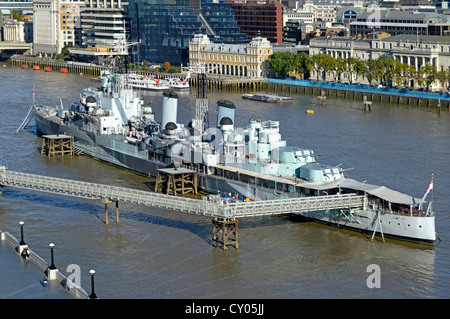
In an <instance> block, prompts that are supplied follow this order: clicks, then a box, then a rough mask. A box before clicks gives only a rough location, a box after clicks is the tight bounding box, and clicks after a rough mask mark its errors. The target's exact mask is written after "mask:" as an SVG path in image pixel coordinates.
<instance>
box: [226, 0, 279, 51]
mask: <svg viewBox="0 0 450 319" xmlns="http://www.w3.org/2000/svg"><path fill="white" fill-rule="evenodd" d="M225 2H229V3H232V5H233V9H234V12H235V19H236V22H237V25H238V27H239V28H240V29H241V32H242V33H246V34H247V37H248V38H249V39H252V38H254V37H257V36H261V37H263V38H266V39H268V40H269V41H270V42H271V43H282V42H283V5H282V4H281V1H279V0H225Z"/></svg>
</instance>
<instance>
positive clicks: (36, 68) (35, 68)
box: [33, 65, 41, 71]
mask: <svg viewBox="0 0 450 319" xmlns="http://www.w3.org/2000/svg"><path fill="white" fill-rule="evenodd" d="M40 69H41V68H40V67H39V65H35V66H33V70H35V71H39V70H40Z"/></svg>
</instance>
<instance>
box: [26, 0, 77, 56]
mask: <svg viewBox="0 0 450 319" xmlns="http://www.w3.org/2000/svg"><path fill="white" fill-rule="evenodd" d="M82 7H84V1H83V0H34V1H33V48H34V52H36V53H46V54H58V53H61V50H62V48H63V47H64V46H66V45H70V46H74V45H78V44H79V40H80V35H79V32H80V31H79V30H80V27H81V25H80V11H81V8H82Z"/></svg>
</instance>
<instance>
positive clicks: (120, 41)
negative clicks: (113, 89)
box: [111, 21, 141, 89]
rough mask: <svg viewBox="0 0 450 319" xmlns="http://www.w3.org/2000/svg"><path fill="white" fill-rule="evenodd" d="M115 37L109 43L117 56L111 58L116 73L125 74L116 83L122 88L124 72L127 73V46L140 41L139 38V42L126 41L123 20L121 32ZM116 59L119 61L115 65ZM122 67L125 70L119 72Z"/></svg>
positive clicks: (125, 77) (124, 77)
mask: <svg viewBox="0 0 450 319" xmlns="http://www.w3.org/2000/svg"><path fill="white" fill-rule="evenodd" d="M116 39H117V40H115V41H113V42H112V43H111V44H112V46H114V49H113V52H114V53H116V55H117V58H115V59H114V60H113V61H114V62H113V63H114V67H115V68H116V70H117V73H118V74H122V75H123V74H125V75H124V76H123V79H122V81H119V83H118V84H119V85H118V86H119V89H122V88H123V87H127V83H126V80H127V76H126V74H127V73H128V63H129V61H128V59H129V53H128V48H129V47H131V46H134V45H137V44H139V43H141V41H140V40H139V42H128V41H127V35H126V29H125V21H124V22H123V34H122V35H121V36H118V37H116ZM116 61H119V63H117V65H116ZM123 67H124V68H125V72H121V71H122V68H123ZM123 80H125V81H123ZM122 86H123V87H122Z"/></svg>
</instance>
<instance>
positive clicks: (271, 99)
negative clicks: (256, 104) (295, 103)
mask: <svg viewBox="0 0 450 319" xmlns="http://www.w3.org/2000/svg"><path fill="white" fill-rule="evenodd" d="M242 98H243V99H247V100H253V101H260V102H266V103H278V102H285V101H291V100H292V98H291V97H289V96H278V95H270V94H247V93H246V94H242Z"/></svg>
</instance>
